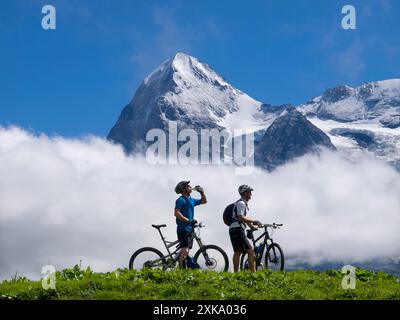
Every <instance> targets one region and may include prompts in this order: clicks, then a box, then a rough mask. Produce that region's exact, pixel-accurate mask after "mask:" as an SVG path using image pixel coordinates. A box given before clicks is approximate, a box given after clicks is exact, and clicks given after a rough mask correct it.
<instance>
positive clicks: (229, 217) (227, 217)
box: [222, 202, 237, 227]
mask: <svg viewBox="0 0 400 320" xmlns="http://www.w3.org/2000/svg"><path fill="white" fill-rule="evenodd" d="M235 205H236V202H234V203H231V204H230V205H229V206H227V207H226V208H225V210H224V214H223V215H222V217H223V219H224V223H225V224H226V225H227V226H228V227H229V226H230V225H231V224H232V223H233V222H235V221H237V219H235V218H234V217H233V210H235V213H236V207H235Z"/></svg>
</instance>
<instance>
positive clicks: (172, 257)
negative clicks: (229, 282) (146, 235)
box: [129, 222, 229, 271]
mask: <svg viewBox="0 0 400 320" xmlns="http://www.w3.org/2000/svg"><path fill="white" fill-rule="evenodd" d="M166 226H167V225H165V224H161V225H154V224H152V227H153V228H155V229H157V230H158V232H159V234H160V236H161V240H162V242H163V243H164V246H165V249H166V250H167V254H165V255H164V254H163V253H161V251H160V250H158V249H156V248H152V247H144V248H141V249H138V250H137V251H135V253H134V254H133V255H132V257H131V258H130V260H129V269H131V270H132V269H136V270H138V269H143V268H152V269H161V270H169V269H175V268H177V267H178V266H179V253H180V245H179V241H178V240H176V241H167V240H166V239H165V237H164V235H163V234H162V232H161V228H163V227H166ZM203 227H204V225H203V224H202V223H201V222H200V223H196V224H195V225H194V230H193V231H192V232H191V233H190V235H189V237H190V238H189V242H192V241H193V240H196V242H197V244H198V246H199V249H198V251H197V252H196V253H195V255H194V256H193V260H194V261H195V262H197V263H198V265H199V266H200V269H206V270H213V271H228V268H229V260H228V256H227V255H226V253H225V251H224V250H222V249H221V248H220V247H218V246H216V245H211V244H210V245H205V244H203V241H202V240H201V238H200V229H201V228H203ZM193 242H194V241H193ZM173 246H176V247H175V249H173V248H172V247H173ZM171 248H172V249H171Z"/></svg>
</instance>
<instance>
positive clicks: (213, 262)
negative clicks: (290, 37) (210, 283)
mask: <svg viewBox="0 0 400 320" xmlns="http://www.w3.org/2000/svg"><path fill="white" fill-rule="evenodd" d="M193 258H194V260H195V261H197V263H198V264H199V266H200V269H202V270H212V271H228V269H229V260H228V256H227V255H226V253H225V251H224V250H222V249H221V248H220V247H218V246H215V245H212V244H210V245H206V246H204V247H203V248H200V249H199V250H198V251H197V252H196V254H195V255H194V257H193Z"/></svg>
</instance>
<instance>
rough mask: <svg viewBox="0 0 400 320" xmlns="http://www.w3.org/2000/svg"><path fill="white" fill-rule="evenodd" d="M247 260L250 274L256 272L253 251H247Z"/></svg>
mask: <svg viewBox="0 0 400 320" xmlns="http://www.w3.org/2000/svg"><path fill="white" fill-rule="evenodd" d="M247 258H248V260H249V267H250V271H251V272H256V260H255V257H254V250H253V249H248V250H247Z"/></svg>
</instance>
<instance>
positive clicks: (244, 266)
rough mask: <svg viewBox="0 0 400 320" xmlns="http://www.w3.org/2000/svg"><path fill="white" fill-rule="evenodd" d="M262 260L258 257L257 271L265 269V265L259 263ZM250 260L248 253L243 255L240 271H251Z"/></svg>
mask: <svg viewBox="0 0 400 320" xmlns="http://www.w3.org/2000/svg"><path fill="white" fill-rule="evenodd" d="M259 260H261V258H257V257H256V263H257V268H256V269H257V271H259V270H262V269H264V267H265V266H264V265H263V263H261V262H259ZM249 269H250V267H249V259H248V258H247V253H243V254H242V255H241V257H240V270H249Z"/></svg>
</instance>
